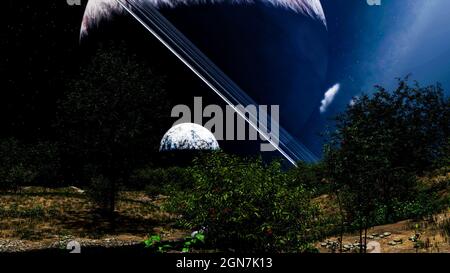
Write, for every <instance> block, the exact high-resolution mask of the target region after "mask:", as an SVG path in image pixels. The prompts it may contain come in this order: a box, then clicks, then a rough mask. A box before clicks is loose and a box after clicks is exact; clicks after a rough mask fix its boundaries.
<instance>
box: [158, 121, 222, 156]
mask: <svg viewBox="0 0 450 273" xmlns="http://www.w3.org/2000/svg"><path fill="white" fill-rule="evenodd" d="M219 149H220V148H219V143H218V142H217V140H216V138H215V137H214V135H213V134H212V133H211V132H210V131H209V130H208V129H206V128H205V127H203V126H200V125H198V124H195V123H181V124H178V125H176V126H174V127H172V128H170V129H169V131H167V133H165V134H164V136H163V138H162V139H161V145H160V148H159V150H160V151H161V152H168V151H179V150H197V151H199V150H203V151H208V150H209V151H215V150H219Z"/></svg>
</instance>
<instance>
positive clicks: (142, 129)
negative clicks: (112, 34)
mask: <svg viewBox="0 0 450 273" xmlns="http://www.w3.org/2000/svg"><path fill="white" fill-rule="evenodd" d="M168 105H169V104H168V98H167V97H166V93H165V90H164V79H163V77H161V76H159V75H155V74H154V73H153V72H152V70H150V68H149V66H148V65H147V64H146V63H144V62H142V61H140V60H138V59H137V57H136V56H135V55H133V54H131V53H129V52H128V51H127V50H126V47H125V46H123V45H122V46H121V47H120V49H119V48H117V47H113V46H103V47H102V48H101V49H100V50H99V51H98V52H97V53H96V55H95V56H94V58H93V59H92V62H91V63H90V64H88V65H87V66H86V67H85V68H84V69H83V70H82V71H81V72H80V75H79V77H77V78H76V79H74V80H71V81H70V82H69V83H68V87H67V90H66V92H65V94H64V97H63V99H61V100H60V101H59V102H58V118H57V120H58V121H57V124H56V127H57V128H58V131H59V132H60V137H61V144H62V147H63V148H64V151H65V155H66V157H65V161H66V165H69V166H71V167H72V168H73V172H75V173H76V172H80V171H81V170H83V173H84V174H85V175H84V179H89V180H90V179H93V182H95V184H98V183H100V182H102V181H104V182H107V185H108V186H107V187H106V188H107V192H106V193H105V194H104V195H103V196H106V197H107V198H108V200H109V202H104V201H102V202H101V203H103V204H105V205H106V203H108V204H107V206H106V207H105V208H104V209H105V210H106V211H107V212H108V213H109V214H110V215H112V214H113V212H114V209H115V199H116V198H115V196H116V192H117V188H118V184H119V183H123V182H126V181H127V180H128V178H129V176H130V173H131V171H132V170H133V169H134V168H136V167H137V166H140V165H141V164H144V163H146V162H148V161H150V160H151V159H152V157H153V156H154V155H155V152H157V151H158V147H159V140H160V137H161V136H162V134H163V133H164V131H165V129H167V127H165V128H164V126H168V125H167V124H166V123H167V122H168V117H169V115H168V113H169V108H168ZM95 188H98V189H101V188H105V187H95ZM94 196H95V195H94Z"/></svg>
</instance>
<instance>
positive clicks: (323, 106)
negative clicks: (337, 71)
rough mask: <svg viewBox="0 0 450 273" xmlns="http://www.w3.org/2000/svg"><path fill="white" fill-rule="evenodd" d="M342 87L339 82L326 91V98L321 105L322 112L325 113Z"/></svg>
mask: <svg viewBox="0 0 450 273" xmlns="http://www.w3.org/2000/svg"><path fill="white" fill-rule="evenodd" d="M340 88H341V85H340V84H339V83H336V84H335V85H333V86H332V87H331V88H330V89H328V90H327V92H325V95H324V98H323V100H322V102H321V105H320V113H325V112H326V111H327V109H328V106H330V104H331V103H332V102H333V101H334V98H335V97H336V95H337V94H338V93H339V89H340Z"/></svg>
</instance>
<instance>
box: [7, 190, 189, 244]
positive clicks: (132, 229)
mask: <svg viewBox="0 0 450 273" xmlns="http://www.w3.org/2000/svg"><path fill="white" fill-rule="evenodd" d="M164 200H165V197H164V196H158V197H156V198H149V197H148V196H147V195H146V194H145V193H143V192H122V193H121V194H120V198H119V202H118V204H117V216H116V222H115V227H114V228H112V227H111V224H110V222H109V221H108V220H107V219H104V218H102V217H101V216H99V215H98V214H96V212H95V206H94V205H93V204H92V203H91V202H89V199H88V198H87V197H86V194H85V192H84V191H83V190H82V189H78V188H75V187H67V188H60V189H47V188H40V187H27V188H23V189H21V191H20V192H17V193H2V194H0V204H1V206H0V252H26V251H39V250H46V249H59V250H65V249H66V248H67V245H68V243H69V242H71V241H75V242H77V243H79V244H80V245H81V246H82V248H89V247H91V248H95V247H101V248H116V247H124V246H139V245H142V244H143V241H144V240H145V239H146V238H147V237H148V235H152V234H161V235H162V236H163V238H164V239H165V240H179V239H180V238H183V237H184V236H186V234H188V233H187V232H186V231H183V230H179V229H175V228H173V227H172V224H173V222H174V217H175V216H173V215H170V214H169V213H166V212H164V211H163V210H162V208H161V205H162V203H163V202H164Z"/></svg>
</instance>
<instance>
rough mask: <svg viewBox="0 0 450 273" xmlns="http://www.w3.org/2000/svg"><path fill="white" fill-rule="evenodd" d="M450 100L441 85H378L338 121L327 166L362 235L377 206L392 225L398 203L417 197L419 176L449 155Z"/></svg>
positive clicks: (401, 81)
mask: <svg viewBox="0 0 450 273" xmlns="http://www.w3.org/2000/svg"><path fill="white" fill-rule="evenodd" d="M449 116H450V100H449V99H448V98H447V99H446V98H445V97H444V93H443V90H442V88H441V86H440V85H435V86H428V87H421V86H420V85H419V84H418V83H414V84H413V85H411V84H410V82H409V80H408V78H405V79H399V81H398V87H397V88H396V89H395V90H393V91H392V92H389V91H388V90H386V89H384V88H383V87H380V86H376V90H375V92H374V94H373V95H372V96H369V95H362V96H361V97H359V98H357V99H355V103H354V104H353V105H351V106H349V107H348V108H347V110H346V111H345V112H344V113H343V114H341V115H339V116H338V117H337V118H336V130H335V131H334V132H332V133H330V143H329V145H328V146H327V147H326V149H325V154H326V156H325V161H326V165H327V169H328V171H329V174H330V176H331V177H332V179H333V182H334V183H335V188H336V189H338V190H339V192H340V194H341V199H342V200H343V203H344V206H345V208H346V211H347V212H348V214H349V215H350V217H351V218H352V219H354V220H356V221H357V223H358V224H357V225H358V228H359V229H360V231H361V233H360V235H361V238H362V231H363V230H367V227H368V226H369V225H370V224H371V223H372V220H373V218H374V213H375V211H376V209H377V207H378V206H380V205H382V206H384V207H386V210H385V217H386V221H388V220H389V217H390V215H391V214H392V210H393V203H395V202H397V201H402V200H407V199H408V198H411V196H413V195H414V191H415V186H416V180H415V175H416V174H421V173H423V172H424V171H426V170H428V169H430V168H432V167H433V166H434V163H435V162H436V161H439V160H442V158H443V157H444V156H445V149H443V148H444V147H445V144H446V143H447V141H448V138H449V126H450V122H449Z"/></svg>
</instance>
